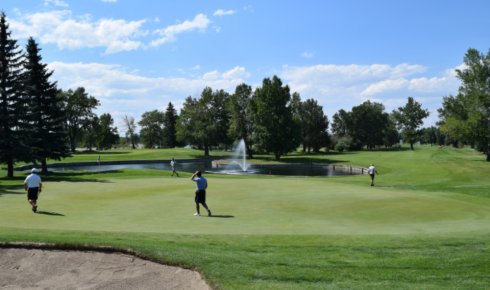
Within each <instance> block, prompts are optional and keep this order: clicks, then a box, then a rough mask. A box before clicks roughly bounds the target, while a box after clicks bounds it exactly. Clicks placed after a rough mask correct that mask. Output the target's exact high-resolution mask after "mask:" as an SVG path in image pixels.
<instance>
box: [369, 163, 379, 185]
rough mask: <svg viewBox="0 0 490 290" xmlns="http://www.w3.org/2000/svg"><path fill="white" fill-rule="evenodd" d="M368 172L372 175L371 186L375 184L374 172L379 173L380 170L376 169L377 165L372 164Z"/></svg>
mask: <svg viewBox="0 0 490 290" xmlns="http://www.w3.org/2000/svg"><path fill="white" fill-rule="evenodd" d="M368 173H369V175H370V176H371V186H374V173H376V174H378V171H377V170H376V167H374V164H371V166H370V167H369V168H368Z"/></svg>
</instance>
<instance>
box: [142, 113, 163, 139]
mask: <svg viewBox="0 0 490 290" xmlns="http://www.w3.org/2000/svg"><path fill="white" fill-rule="evenodd" d="M164 121H165V113H163V112H159V111H158V110H153V111H150V112H145V113H143V115H141V121H139V122H138V124H139V125H140V126H141V130H140V136H141V142H142V143H143V146H145V147H146V148H153V147H155V146H157V145H160V146H161V144H162V140H163V124H164Z"/></svg>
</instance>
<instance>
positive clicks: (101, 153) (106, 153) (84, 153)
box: [71, 150, 131, 155]
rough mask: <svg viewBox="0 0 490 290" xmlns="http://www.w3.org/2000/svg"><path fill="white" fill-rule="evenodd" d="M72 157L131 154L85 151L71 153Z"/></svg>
mask: <svg viewBox="0 0 490 290" xmlns="http://www.w3.org/2000/svg"><path fill="white" fill-rule="evenodd" d="M71 154H72V155H94V154H97V155H122V154H131V152H125V151H123V152H109V151H94V150H85V151H77V152H74V153H73V152H71Z"/></svg>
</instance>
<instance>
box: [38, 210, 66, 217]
mask: <svg viewBox="0 0 490 290" xmlns="http://www.w3.org/2000/svg"><path fill="white" fill-rule="evenodd" d="M36 213H38V214H44V215H51V216H65V215H64V214H61V213H57V212H49V211H38V212H36Z"/></svg>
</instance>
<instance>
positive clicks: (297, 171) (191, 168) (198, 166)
mask: <svg viewBox="0 0 490 290" xmlns="http://www.w3.org/2000/svg"><path fill="white" fill-rule="evenodd" d="M48 167H49V166H48ZM124 168H133V169H155V170H169V171H171V170H172V167H171V166H170V164H169V163H168V162H165V163H149V164H120V165H101V166H100V171H109V170H118V169H124ZM49 170H50V171H57V172H59V171H93V172H97V171H98V170H99V166H97V165H93V166H76V165H75V166H65V167H49ZM176 170H177V172H189V173H194V172H196V171H197V170H200V171H202V172H204V171H212V172H216V173H232V174H244V175H254V174H261V175H268V174H269V172H270V173H271V174H272V175H284V176H325V177H327V176H345V175H359V174H360V173H358V172H352V173H351V172H349V171H342V170H332V169H328V168H318V167H274V168H260V167H256V166H254V165H253V164H249V165H248V168H247V171H246V172H243V171H242V170H234V169H226V168H213V167H212V162H211V161H206V162H185V161H180V162H179V160H177V167H176ZM27 171H28V170H27Z"/></svg>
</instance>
